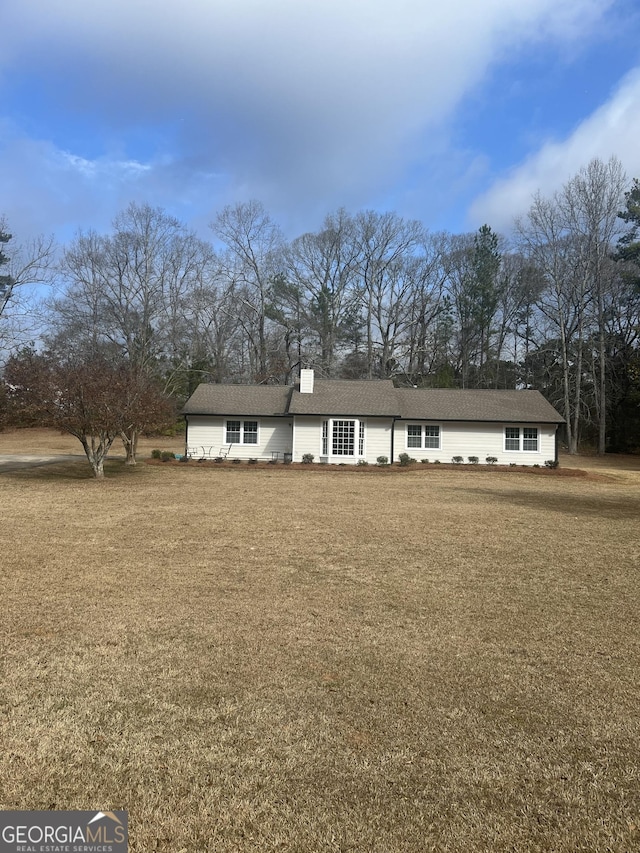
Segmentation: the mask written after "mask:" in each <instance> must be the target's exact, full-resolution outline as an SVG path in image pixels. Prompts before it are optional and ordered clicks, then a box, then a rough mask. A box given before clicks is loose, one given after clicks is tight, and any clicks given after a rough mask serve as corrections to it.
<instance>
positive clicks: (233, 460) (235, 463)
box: [231, 456, 242, 465]
mask: <svg viewBox="0 0 640 853" xmlns="http://www.w3.org/2000/svg"><path fill="white" fill-rule="evenodd" d="M231 461H232V462H233V464H234V465H239V464H240V463H241V462H242V459H240V457H239V456H236V457H235V459H232V460H231Z"/></svg>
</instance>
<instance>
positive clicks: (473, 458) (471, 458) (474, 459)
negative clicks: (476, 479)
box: [467, 456, 480, 465]
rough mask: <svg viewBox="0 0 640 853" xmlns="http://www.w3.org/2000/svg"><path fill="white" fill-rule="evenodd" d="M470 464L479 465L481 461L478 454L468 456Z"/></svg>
mask: <svg viewBox="0 0 640 853" xmlns="http://www.w3.org/2000/svg"><path fill="white" fill-rule="evenodd" d="M467 459H468V460H469V464H470V465H477V464H478V462H479V461H480V460H479V459H478V457H477V456H467Z"/></svg>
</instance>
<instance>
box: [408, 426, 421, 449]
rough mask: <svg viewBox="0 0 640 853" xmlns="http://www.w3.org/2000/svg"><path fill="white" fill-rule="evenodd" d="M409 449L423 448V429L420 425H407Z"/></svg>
mask: <svg viewBox="0 0 640 853" xmlns="http://www.w3.org/2000/svg"><path fill="white" fill-rule="evenodd" d="M407 447H418V448H419V447H422V427H421V426H420V425H419V424H407Z"/></svg>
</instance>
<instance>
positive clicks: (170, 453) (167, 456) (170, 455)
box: [160, 450, 176, 462]
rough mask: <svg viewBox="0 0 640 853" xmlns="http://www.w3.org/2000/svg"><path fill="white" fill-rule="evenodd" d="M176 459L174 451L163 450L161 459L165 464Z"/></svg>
mask: <svg viewBox="0 0 640 853" xmlns="http://www.w3.org/2000/svg"><path fill="white" fill-rule="evenodd" d="M175 458H176V454H175V453H174V452H173V450H163V451H162V453H161V454H160V459H162V461H163V462H168V461H169V460H170V459H175Z"/></svg>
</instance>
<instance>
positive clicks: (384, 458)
mask: <svg viewBox="0 0 640 853" xmlns="http://www.w3.org/2000/svg"><path fill="white" fill-rule="evenodd" d="M376 462H377V463H378V465H388V464H389V457H388V456H378V458H377V459H376Z"/></svg>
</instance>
